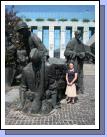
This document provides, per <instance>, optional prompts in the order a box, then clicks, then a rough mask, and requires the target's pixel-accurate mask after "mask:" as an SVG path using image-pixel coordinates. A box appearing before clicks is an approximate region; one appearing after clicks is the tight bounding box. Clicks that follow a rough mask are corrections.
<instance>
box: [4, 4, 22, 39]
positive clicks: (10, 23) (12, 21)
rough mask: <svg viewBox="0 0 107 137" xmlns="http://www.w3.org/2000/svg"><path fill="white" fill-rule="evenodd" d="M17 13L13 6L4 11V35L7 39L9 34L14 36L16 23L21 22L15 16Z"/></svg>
mask: <svg viewBox="0 0 107 137" xmlns="http://www.w3.org/2000/svg"><path fill="white" fill-rule="evenodd" d="M16 14H17V12H16V11H15V10H14V6H11V9H10V10H9V9H8V8H6V9H5V34H6V36H7V37H8V36H9V34H12V35H14V34H15V26H16V24H17V22H19V21H21V20H22V19H21V18H20V17H17V16H16Z"/></svg>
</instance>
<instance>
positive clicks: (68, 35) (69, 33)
mask: <svg viewBox="0 0 107 137" xmlns="http://www.w3.org/2000/svg"><path fill="white" fill-rule="evenodd" d="M71 38H72V27H66V36H65V44H66V45H67V43H68V42H69V40H70V39H71Z"/></svg>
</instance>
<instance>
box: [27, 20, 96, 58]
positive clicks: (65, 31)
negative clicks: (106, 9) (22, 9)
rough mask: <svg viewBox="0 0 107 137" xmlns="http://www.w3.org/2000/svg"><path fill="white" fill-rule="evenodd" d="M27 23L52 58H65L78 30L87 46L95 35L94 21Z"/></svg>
mask: <svg viewBox="0 0 107 137" xmlns="http://www.w3.org/2000/svg"><path fill="white" fill-rule="evenodd" d="M26 23H27V24H28V26H29V27H30V28H31V31H32V32H33V33H36V34H37V35H38V37H39V38H40V39H41V41H42V42H43V43H44V45H45V46H46V48H47V49H48V50H49V56H50V57H57V58H65V57H64V51H65V48H66V45H67V43H68V41H69V40H70V39H72V38H73V37H74V32H75V31H76V30H80V31H81V32H82V35H81V38H82V39H81V40H82V41H83V43H84V44H87V42H88V41H89V39H90V38H91V36H92V35H93V34H94V33H95V22H93V21H90V22H83V21H29V22H26Z"/></svg>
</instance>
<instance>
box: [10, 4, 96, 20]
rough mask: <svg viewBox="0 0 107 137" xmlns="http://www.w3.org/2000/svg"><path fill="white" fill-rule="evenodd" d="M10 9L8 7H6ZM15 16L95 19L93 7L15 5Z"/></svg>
mask: <svg viewBox="0 0 107 137" xmlns="http://www.w3.org/2000/svg"><path fill="white" fill-rule="evenodd" d="M8 8H10V6H8ZM15 11H17V12H18V13H17V16H20V17H24V18H32V19H36V18H39V17H41V18H45V19H47V18H56V19H59V18H66V19H71V18H78V19H80V20H82V19H83V18H88V19H90V20H93V19H95V6H93V5H15Z"/></svg>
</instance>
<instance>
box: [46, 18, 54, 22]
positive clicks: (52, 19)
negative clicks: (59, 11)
mask: <svg viewBox="0 0 107 137" xmlns="http://www.w3.org/2000/svg"><path fill="white" fill-rule="evenodd" d="M47 20H48V21H56V20H55V19H54V18H48V19H47Z"/></svg>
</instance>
